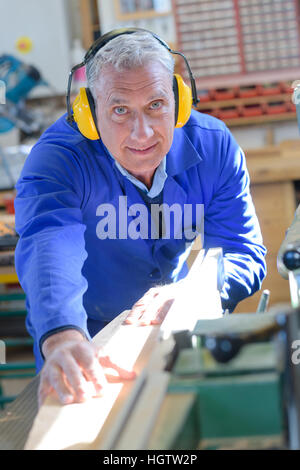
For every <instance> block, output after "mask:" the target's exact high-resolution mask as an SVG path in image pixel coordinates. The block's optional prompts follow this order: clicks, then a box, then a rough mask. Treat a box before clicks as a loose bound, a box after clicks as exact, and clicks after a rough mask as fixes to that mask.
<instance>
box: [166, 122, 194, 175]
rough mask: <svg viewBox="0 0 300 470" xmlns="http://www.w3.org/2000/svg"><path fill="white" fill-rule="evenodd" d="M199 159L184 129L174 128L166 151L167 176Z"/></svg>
mask: <svg viewBox="0 0 300 470" xmlns="http://www.w3.org/2000/svg"><path fill="white" fill-rule="evenodd" d="M201 161H202V158H201V156H200V154H199V152H198V151H197V150H196V149H195V147H194V145H193V144H192V142H191V141H190V139H189V137H188V136H187V134H186V133H185V132H184V130H183V129H175V131H174V136H173V142H172V146H171V148H170V150H169V152H168V153H167V166H166V171H167V174H168V176H175V175H177V174H178V173H181V172H183V171H185V170H187V169H188V168H190V167H191V166H194V165H197V163H199V162H201Z"/></svg>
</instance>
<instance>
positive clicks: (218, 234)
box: [204, 128, 266, 312]
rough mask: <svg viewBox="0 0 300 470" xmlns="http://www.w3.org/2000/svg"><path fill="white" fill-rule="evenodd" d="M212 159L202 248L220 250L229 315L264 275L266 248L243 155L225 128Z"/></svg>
mask: <svg viewBox="0 0 300 470" xmlns="http://www.w3.org/2000/svg"><path fill="white" fill-rule="evenodd" d="M216 158H218V161H214V168H213V169H212V171H215V172H216V171H217V178H214V181H215V185H214V190H213V194H212V197H211V202H210V204H209V206H208V208H207V209H206V212H205V222H204V247H205V248H211V247H222V248H223V253H224V267H225V283H224V287H223V290H222V293H221V296H222V305H223V308H224V309H229V311H230V312H232V311H233V310H234V308H235V307H236V305H237V303H238V302H239V301H241V300H242V299H244V298H246V297H248V296H250V295H252V294H254V292H256V291H257V290H258V289H260V287H261V283H262V281H263V279H264V277H265V275H266V262H265V254H266V249H265V247H264V246H263V242H262V236H261V231H260V227H259V223H258V219H257V216H256V213H255V208H254V205H253V202H252V198H251V195H250V190H249V174H248V171H247V168H246V161H245V155H244V153H243V151H242V150H241V148H240V147H239V146H238V144H237V143H236V141H235V139H234V138H233V136H232V135H231V133H230V132H229V130H228V129H227V128H225V130H224V132H223V140H222V143H221V146H220V147H219V149H218V157H216ZM217 168H218V170H217Z"/></svg>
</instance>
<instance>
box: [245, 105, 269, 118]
mask: <svg viewBox="0 0 300 470" xmlns="http://www.w3.org/2000/svg"><path fill="white" fill-rule="evenodd" d="M263 113H264V107H263V106H262V105H261V104H259V103H258V104H248V105H245V106H243V107H242V110H241V114H242V116H244V117H251V116H261V115H262V114H263Z"/></svg>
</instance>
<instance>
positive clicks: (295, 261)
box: [282, 250, 300, 271]
mask: <svg viewBox="0 0 300 470" xmlns="http://www.w3.org/2000/svg"><path fill="white" fill-rule="evenodd" d="M282 260H283V263H284V265H285V267H286V268H287V269H288V270H290V271H294V270H295V269H298V268H300V252H299V251H298V250H289V251H286V252H285V253H284V255H283V259H282Z"/></svg>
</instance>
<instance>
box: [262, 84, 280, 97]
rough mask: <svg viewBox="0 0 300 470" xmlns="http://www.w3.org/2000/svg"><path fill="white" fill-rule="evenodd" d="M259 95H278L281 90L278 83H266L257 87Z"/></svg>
mask: <svg viewBox="0 0 300 470" xmlns="http://www.w3.org/2000/svg"><path fill="white" fill-rule="evenodd" d="M258 90H259V94H260V95H264V96H267V95H280V93H282V88H281V84H280V83H266V84H264V85H258Z"/></svg>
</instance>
